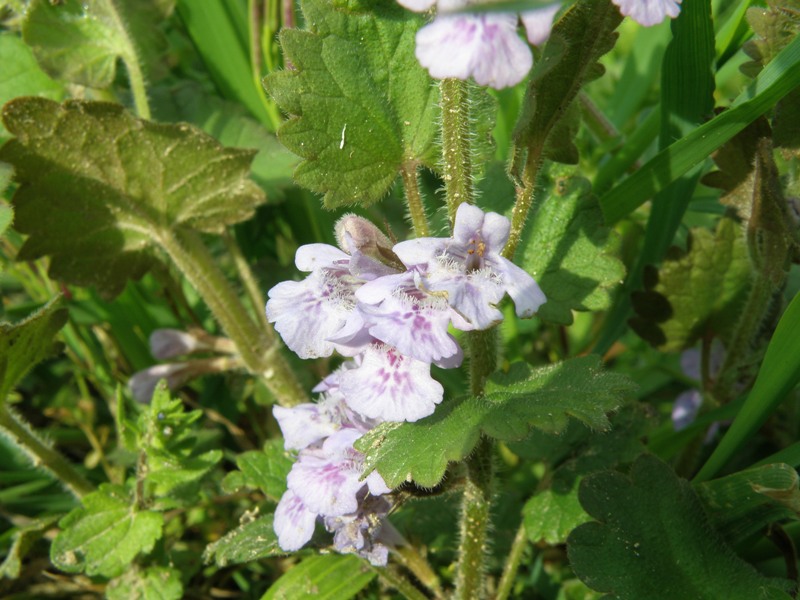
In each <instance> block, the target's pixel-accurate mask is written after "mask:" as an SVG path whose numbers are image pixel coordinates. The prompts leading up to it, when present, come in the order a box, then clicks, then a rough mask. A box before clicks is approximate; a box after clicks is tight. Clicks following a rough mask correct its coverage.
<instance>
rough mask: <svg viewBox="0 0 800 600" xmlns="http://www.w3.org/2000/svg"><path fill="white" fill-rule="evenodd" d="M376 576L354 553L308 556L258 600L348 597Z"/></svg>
mask: <svg viewBox="0 0 800 600" xmlns="http://www.w3.org/2000/svg"><path fill="white" fill-rule="evenodd" d="M375 576H376V572H375V571H373V570H372V569H370V568H369V566H367V565H366V563H365V562H364V561H362V560H361V559H360V558H358V557H357V556H352V555H349V556H348V555H342V554H323V555H318V556H312V557H310V558H307V559H305V560H304V561H303V562H301V563H299V564H296V565H294V566H293V567H292V568H291V569H290V570H288V571H287V572H286V573H284V574H283V575H282V576H281V577H280V578H279V579H278V580H277V581H276V582H275V583H273V584H272V587H270V588H269V589H268V590H267V593H266V594H264V595H263V596H262V597H261V600H288V599H289V598H309V597H312V596H313V597H314V598H318V599H319V600H348V599H349V598H352V597H353V596H355V595H356V594H358V592H360V591H361V590H362V589H364V587H366V585H367V584H368V583H369V582H370V581H372V580H373V579H374V578H375Z"/></svg>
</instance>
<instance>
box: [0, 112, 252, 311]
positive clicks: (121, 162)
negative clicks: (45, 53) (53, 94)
mask: <svg viewBox="0 0 800 600" xmlns="http://www.w3.org/2000/svg"><path fill="white" fill-rule="evenodd" d="M3 120H4V122H5V124H6V127H7V128H8V130H9V131H10V132H11V133H12V134H14V135H15V136H17V137H16V139H12V140H11V141H9V142H7V143H6V144H5V146H3V147H2V149H0V160H4V161H6V162H9V163H11V164H12V165H13V166H14V169H15V178H16V180H17V181H18V182H19V183H20V187H19V188H18V190H17V192H16V193H15V194H14V198H13V202H14V206H15V209H16V220H15V227H16V228H17V229H18V230H19V231H20V232H22V233H26V234H28V236H29V237H28V239H27V240H26V242H25V244H24V245H23V246H22V248H21V250H20V252H19V256H18V258H19V259H21V260H28V259H34V258H38V257H40V256H44V255H50V256H51V263H50V275H51V277H53V278H55V279H65V280H67V281H69V282H71V283H75V284H79V285H96V286H97V287H98V289H100V290H101V291H102V292H104V293H105V294H106V295H108V296H115V295H116V294H118V293H119V292H120V291H121V290H122V288H123V287H124V285H125V283H126V282H127V280H128V279H138V278H140V277H141V276H142V275H143V274H144V273H145V272H146V271H147V270H148V269H149V268H150V267H151V266H152V265H153V264H154V262H155V261H156V260H157V259H158V256H159V255H158V247H159V246H164V245H165V244H169V245H171V247H172V248H173V251H174V249H175V246H176V245H179V243H178V241H177V239H176V236H178V237H179V234H180V233H181V231H185V230H188V229H197V230H200V231H208V232H219V231H221V230H222V229H223V228H224V226H225V225H231V224H234V223H238V222H240V221H243V220H246V219H248V218H249V217H250V216H252V214H253V212H254V210H255V207H256V206H257V205H258V204H261V203H262V202H263V201H264V194H263V192H262V191H261V190H260V189H259V188H258V186H256V185H255V184H254V183H253V182H252V181H250V180H249V179H248V178H247V174H248V170H249V167H250V162H251V161H252V159H253V154H254V153H253V151H251V150H238V149H232V148H224V147H222V146H221V145H220V144H219V143H218V142H217V141H216V140H214V139H213V138H211V137H209V136H208V135H206V134H204V133H202V132H200V131H198V130H197V129H195V128H193V127H191V126H189V125H186V124H181V125H161V124H156V123H151V122H148V121H143V120H140V119H137V118H135V117H133V116H132V115H130V114H129V113H128V112H126V111H125V110H124V109H123V108H122V107H121V106H119V105H115V104H106V103H102V102H81V101H75V100H71V101H67V102H66V103H64V104H63V105H59V104H57V103H55V102H52V101H49V100H44V99H41V98H21V99H18V100H14V101H12V102H10V103H9V104H6V106H5V107H4V109H3Z"/></svg>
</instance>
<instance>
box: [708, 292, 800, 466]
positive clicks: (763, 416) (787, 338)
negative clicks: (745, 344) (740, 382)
mask: <svg viewBox="0 0 800 600" xmlns="http://www.w3.org/2000/svg"><path fill="white" fill-rule="evenodd" d="M798 331H800V294H796V295H795V297H794V299H793V300H792V302H791V303H790V304H789V307H788V308H787V309H786V312H784V313H783V316H782V317H781V320H780V321H779V322H778V327H777V328H776V329H775V334H774V335H773V336H772V339H771V340H770V343H769V346H768V347H767V352H766V354H765V356H764V362H762V363H761V368H760V369H759V371H758V376H757V377H756V381H755V383H754V384H753V388H752V389H751V390H750V393H749V394H748V396H747V400H745V403H744V405H743V406H742V408H741V410H740V411H739V414H738V415H737V416H736V418H735V419H734V421H733V424H732V425H731V427H730V429H728V431H727V433H726V434H725V437H723V438H722V441H721V442H720V443H719V446H717V448H716V449H715V450H714V453H713V454H712V455H711V456H710V457H709V459H708V460H707V461H706V463H705V464H704V465H703V468H702V469H700V472H699V473H698V474H697V476H696V477H695V481H704V480H706V479H708V478H709V477H712V476H713V475H714V474H715V473H717V472H718V471H719V470H720V469H721V468H722V467H723V466H724V465H725V463H726V462H728V460H729V459H730V458H731V457H732V456H733V455H734V454H735V453H736V451H737V450H739V448H741V447H742V445H744V444H745V443H747V442H748V440H750V438H752V437H753V435H755V433H756V431H758V430H759V428H760V427H761V426H762V425H763V424H764V422H765V421H766V420H767V419H768V418H769V416H770V415H771V414H772V413H773V412H774V411H775V410H776V409H777V408H778V406H779V405H780V404H781V402H783V401H784V400H785V399H786V397H787V395H788V394H789V392H790V391H792V389H794V387H795V386H796V385H797V384H798V382H800V336H798V335H797V332H798Z"/></svg>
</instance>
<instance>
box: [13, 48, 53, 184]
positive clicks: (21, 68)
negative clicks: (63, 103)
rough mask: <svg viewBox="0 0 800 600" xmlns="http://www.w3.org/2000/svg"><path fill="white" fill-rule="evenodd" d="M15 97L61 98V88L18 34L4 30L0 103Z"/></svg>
mask: <svg viewBox="0 0 800 600" xmlns="http://www.w3.org/2000/svg"><path fill="white" fill-rule="evenodd" d="M18 96H43V97H45V98H51V99H53V100H61V98H63V97H64V88H63V87H62V86H61V84H59V83H58V82H56V81H53V80H52V79H50V77H49V76H48V75H47V74H46V73H45V72H44V71H42V69H41V68H40V67H39V65H38V64H37V62H36V59H35V58H34V56H33V53H32V52H31V49H30V48H29V47H28V46H27V45H26V44H25V42H23V41H22V40H21V39H20V38H19V36H17V35H14V34H13V33H8V32H6V33H3V34H0V105H3V104H5V103H6V102H8V101H9V100H11V99H12V98H16V97H18ZM5 137H8V132H7V131H6V128H5V127H3V126H2V124H0V138H5ZM2 187H3V186H0V188H2Z"/></svg>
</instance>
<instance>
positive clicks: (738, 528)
mask: <svg viewBox="0 0 800 600" xmlns="http://www.w3.org/2000/svg"><path fill="white" fill-rule="evenodd" d="M696 490H697V493H698V494H699V496H700V499H701V500H702V501H703V503H704V504H705V506H706V512H707V513H708V515H709V518H710V520H711V523H712V524H713V526H714V529H716V530H717V531H719V532H720V533H721V534H722V536H723V537H724V538H725V540H726V541H727V542H728V543H729V544H731V545H732V546H736V545H737V544H738V543H739V542H743V541H744V540H746V539H748V538H749V537H750V536H751V535H753V534H755V533H757V532H759V531H762V530H764V529H766V527H767V526H768V525H771V524H773V523H775V522H777V521H784V520H786V519H793V520H796V519H797V511H798V507H799V506H800V505H799V504H798V501H799V500H800V489H798V476H797V471H795V470H794V469H793V468H792V467H790V466H789V465H785V464H771V465H764V466H762V467H756V468H752V469H747V470H746V471H740V472H738V473H734V474H732V475H728V476H726V477H722V478H720V479H714V480H712V481H706V482H704V483H701V484H699V485H697V487H696Z"/></svg>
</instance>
